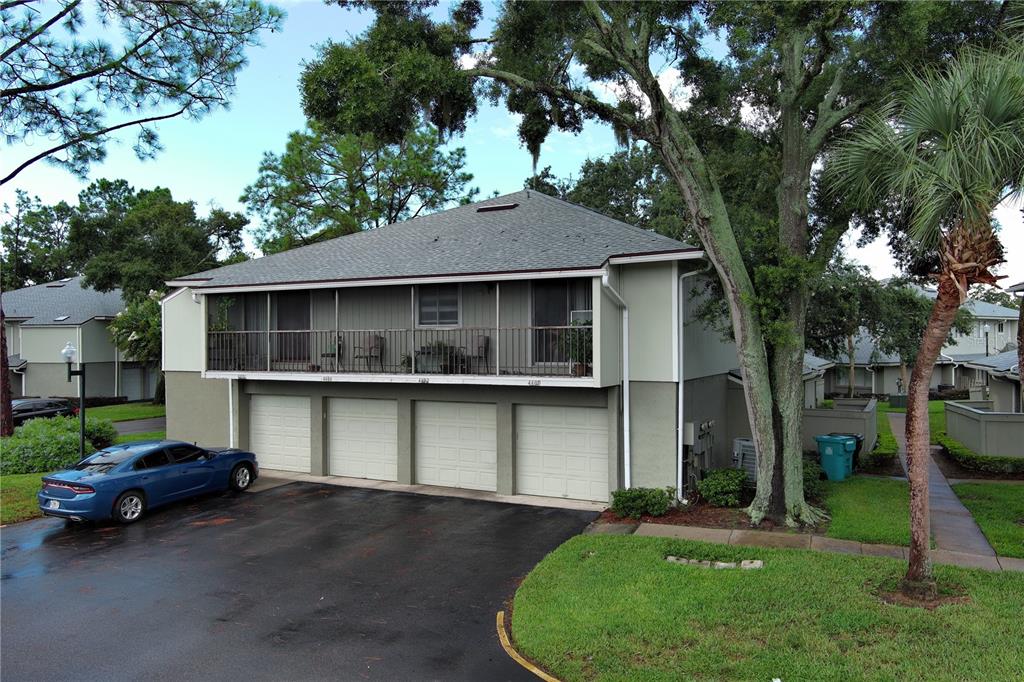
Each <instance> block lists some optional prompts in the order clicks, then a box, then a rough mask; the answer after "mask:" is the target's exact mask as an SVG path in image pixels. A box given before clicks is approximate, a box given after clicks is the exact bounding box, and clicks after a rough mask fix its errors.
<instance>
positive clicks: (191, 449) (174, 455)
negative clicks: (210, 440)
mask: <svg viewBox="0 0 1024 682" xmlns="http://www.w3.org/2000/svg"><path fill="white" fill-rule="evenodd" d="M204 452H205V451H204V450H203V449H202V448H197V447H196V446H194V445H175V446H173V447H169V448H167V454H169V455H170V456H171V460H173V461H174V463H175V464H186V463H188V462H195V461H197V460H198V459H199V458H200V457H202V455H203V453H204Z"/></svg>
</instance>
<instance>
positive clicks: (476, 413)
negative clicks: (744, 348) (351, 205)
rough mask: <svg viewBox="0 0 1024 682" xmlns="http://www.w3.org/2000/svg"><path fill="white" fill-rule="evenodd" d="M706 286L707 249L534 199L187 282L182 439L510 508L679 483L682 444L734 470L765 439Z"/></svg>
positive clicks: (170, 339)
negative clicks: (699, 318)
mask: <svg viewBox="0 0 1024 682" xmlns="http://www.w3.org/2000/svg"><path fill="white" fill-rule="evenodd" d="M706 273H707V263H706V262H705V261H704V260H703V254H702V252H701V251H700V249H698V248H694V247H692V246H689V245H686V244H683V243H680V242H678V241H675V240H672V239H669V238H667V237H664V236H661V235H658V234H655V233H653V232H650V231H645V230H641V229H639V228H636V227H633V226H630V225H626V224H624V223H621V222H618V221H615V220H613V219H611V218H608V217H605V216H602V215H599V214H597V213H595V212H593V211H590V210H588V209H585V208H582V207H580V206H576V205H574V204H571V203H567V202H564V201H561V200H558V199H554V198H551V197H548V196H546V195H543V194H540V193H537V192H531V191H525V190H524V191H521V192H516V193H514V194H509V195H505V196H501V197H497V198H493V199H488V200H486V201H481V202H479V203H476V204H470V205H466V206H460V207H458V208H454V209H451V210H448V211H444V212H441V213H435V214H432V215H428V216H423V217H419V218H416V219H414V220H410V221H407V222H404V223H398V224H395V225H390V226H387V227H384V228H380V229H376V230H372V231H367V232H361V233H356V234H352V235H348V236H344V237H340V238H337V239H333V240H330V241H326V242H323V243H319V244H315V245H311V246H307V247H303V248H299V249H294V250H292V251H287V252H284V253H280V254H275V255H271V256H266V257H263V258H259V259H255V260H251V261H248V262H244V263H238V264H233V265H229V266H225V267H221V268H217V269H215V270H210V271H208V272H202V273H198V274H195V275H191V276H188V277H182V278H180V279H177V280H175V281H172V282H169V283H168V284H169V285H170V286H171V287H172V291H171V293H170V294H169V295H168V296H167V297H166V298H165V299H164V301H163V338H164V349H163V370H164V372H165V379H166V390H167V418H168V424H167V431H168V436H169V437H172V438H181V439H185V440H192V441H198V442H202V443H206V444H210V445H214V444H227V445H234V446H237V447H245V448H249V449H252V450H254V451H255V452H256V453H257V455H258V456H259V458H260V462H261V466H263V467H265V468H267V469H276V470H286V471H293V472H306V473H311V474H314V475H340V476H347V477H357V478H369V479H378V480H390V481H398V482H400V483H419V484H429V485H437V486H448V487H458V488H470V489H479V490H489V491H494V492H497V493H501V494H520V495H539V496H547V497H557V498H574V499H581V500H597V501H606V500H607V499H608V497H609V491H611V490H615V489H618V488H620V487H623V486H624V485H633V486H638V485H640V486H643V485H646V486H668V485H677V484H678V483H679V481H680V480H681V477H682V475H683V471H682V467H681V465H680V463H681V459H682V453H683V452H684V447H685V448H693V449H694V451H695V452H702V453H704V454H705V455H706V456H708V457H709V458H710V459H711V460H712V461H714V462H717V463H718V464H719V465H723V464H725V463H727V462H728V461H729V459H730V457H731V438H732V437H733V436H734V435H736V434H742V433H746V432H747V426H746V419H747V415H746V410H745V409H740V410H738V411H737V410H732V411H730V410H729V405H730V404H731V403H732V402H733V401H734V398H730V394H731V393H734V392H735V391H730V387H734V385H735V384H736V383H737V381H738V378H737V377H730V370H732V369H733V368H734V367H735V366H736V353H735V348H734V346H733V345H732V344H731V343H728V342H723V340H722V339H721V337H720V336H719V335H718V334H717V333H714V332H710V331H708V330H706V329H705V328H704V327H703V326H701V324H700V323H697V322H694V321H693V320H692V312H691V309H692V304H690V303H689V302H688V300H687V299H688V298H689V292H690V291H691V290H692V287H693V279H691V278H696V277H701V276H706ZM819 377H820V372H810V373H809V375H808V378H809V379H811V380H816V379H818V378H819ZM811 390H812V392H813V390H814V389H813V388H812V389H811ZM730 412H731V413H730Z"/></svg>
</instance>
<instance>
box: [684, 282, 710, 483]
mask: <svg viewBox="0 0 1024 682" xmlns="http://www.w3.org/2000/svg"><path fill="white" fill-rule="evenodd" d="M710 269H711V263H710V262H708V263H707V265H705V266H704V267H703V268H701V269H700V270H690V271H689V272H684V273H683V274H681V275H679V362H678V363H677V367H676V372H677V374H676V383H677V384H678V395H677V396H676V403H677V408H676V409H677V414H676V499H677V500H679V501H680V502H682V501H683V460H684V457H683V450H684V444H683V440H684V436H685V434H684V431H685V429H684V428H683V426H684V424H685V422H684V421H683V417H684V414H683V384H684V383H685V379H686V377H685V373H684V372H683V360H684V358H685V355H684V354H683V346H684V345H685V344H684V338H685V336H686V334H685V333H684V332H685V327H686V292H685V290H684V289H683V280H684V279H686V278H687V277H693V276H694V275H698V274H702V273H705V272H707V271H708V270H710Z"/></svg>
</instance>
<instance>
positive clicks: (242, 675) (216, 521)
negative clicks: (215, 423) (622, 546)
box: [0, 483, 596, 681]
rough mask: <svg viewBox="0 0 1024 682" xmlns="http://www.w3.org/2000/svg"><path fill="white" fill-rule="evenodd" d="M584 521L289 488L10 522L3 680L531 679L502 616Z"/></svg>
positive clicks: (379, 494)
mask: <svg viewBox="0 0 1024 682" xmlns="http://www.w3.org/2000/svg"><path fill="white" fill-rule="evenodd" d="M595 516H596V514H594V513H592V512H582V511H568V510H558V509H545V508H540V507H526V506H519V505H510V504H497V503H491V502H481V501H475V500H465V499H456V498H446V497H429V496H423V495H414V494H408V493H395V492H387V491H377V490H362V489H355V488H341V487H334V486H327V485H319V484H309V483H292V484H289V485H284V486H280V487H277V488H273V489H271V490H266V491H264V492H259V493H244V494H242V495H237V496H236V495H231V494H226V495H223V496H213V497H207V498H203V499H201V500H199V501H198V502H192V503H185V504H180V505H175V506H172V507H168V508H166V509H164V510H157V511H154V512H153V513H152V515H151V516H149V517H148V518H147V519H145V520H143V521H141V522H140V523H137V524H135V525H133V526H127V527H119V526H109V525H108V526H103V525H101V526H93V527H89V526H84V527H73V528H70V529H66V528H65V527H64V525H63V522H61V521H58V520H54V519H40V520H36V521H30V522H27V523H23V524H17V525H15V526H11V527H8V528H4V530H3V532H2V538H0V544H2V548H3V562H2V574H3V575H2V582H0V591H2V594H0V599H2V601H3V608H2V614H0V624H2V629H3V646H2V651H0V666H2V669H3V672H4V679H5V680H12V681H13V680H28V679H50V680H61V679H82V678H83V677H84V678H89V679H106V680H117V679H140V678H147V679H172V678H173V679H190V678H216V679H220V680H225V679H227V680H241V679H249V680H251V679H275V680H306V679H324V678H332V679H341V680H350V679H409V680H424V679H444V680H454V679H462V680H513V679H516V680H518V679H522V680H529V679H535V678H533V677H532V676H531V675H530V674H529V673H527V672H526V671H525V670H523V669H522V668H520V667H519V666H518V665H516V664H515V663H514V662H513V661H512V660H511V659H510V658H508V656H507V655H506V654H505V652H504V651H503V650H502V649H501V646H500V644H499V643H498V639H497V636H496V634H495V627H494V617H495V613H496V612H497V611H498V610H499V609H501V608H502V607H503V605H504V603H505V601H506V600H507V599H508V598H509V597H510V596H511V595H512V594H513V592H514V590H515V588H516V585H517V584H518V581H519V580H520V579H521V578H522V577H523V576H525V575H526V574H527V573H528V572H529V571H530V569H531V568H532V567H533V566H534V565H535V564H536V563H537V562H538V561H539V560H540V559H541V558H542V557H543V556H544V555H545V554H546V553H547V552H549V551H550V550H552V549H554V548H555V547H557V546H558V545H559V544H561V543H562V542H563V541H564V540H566V539H567V538H569V537H571V536H572V535H574V534H576V533H578V532H579V531H580V530H582V529H583V527H584V526H585V525H586V524H587V523H588V522H589V521H590V520H592V519H593V518H594V517H595Z"/></svg>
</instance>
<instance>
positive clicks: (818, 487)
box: [804, 458, 825, 500]
mask: <svg viewBox="0 0 1024 682" xmlns="http://www.w3.org/2000/svg"><path fill="white" fill-rule="evenodd" d="M824 473H825V472H824V470H823V469H822V468H821V465H820V464H819V463H818V460H817V459H810V458H804V497H805V498H807V499H808V500H820V499H822V498H823V497H824V496H825V482H824V481H822V480H821V477H822V475H823V474H824Z"/></svg>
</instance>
